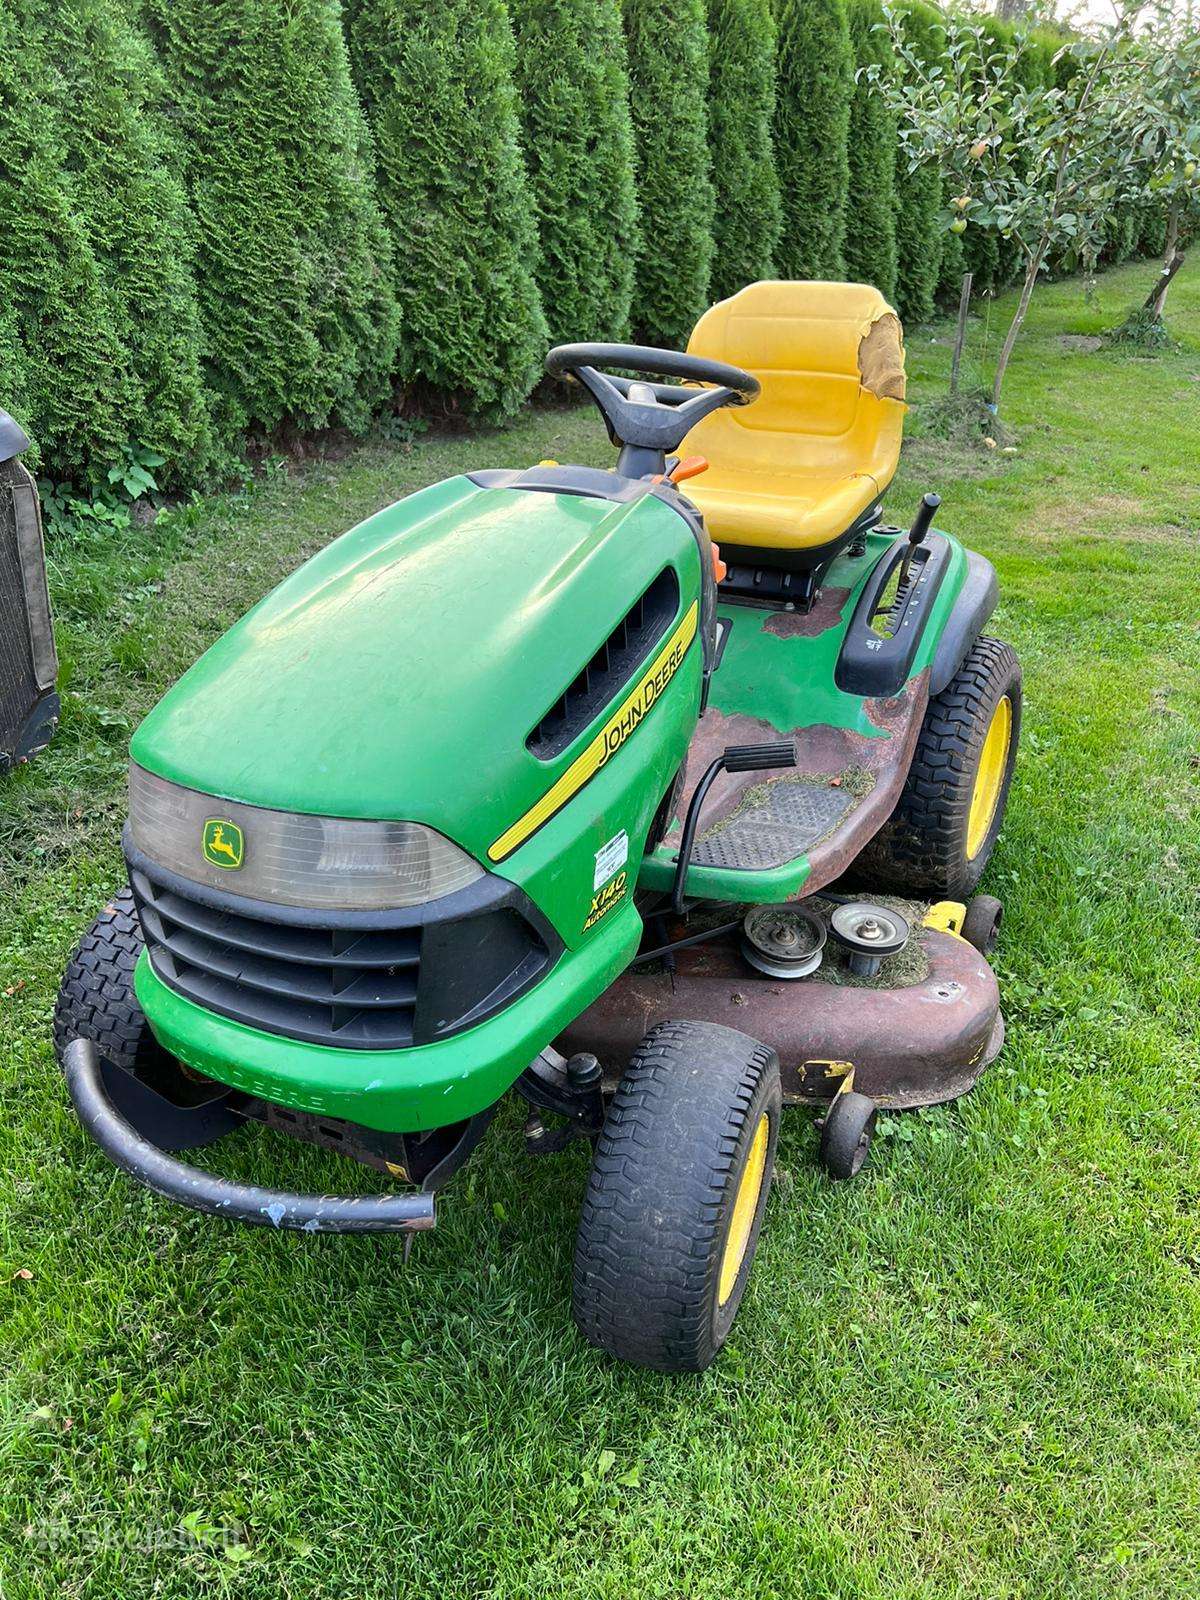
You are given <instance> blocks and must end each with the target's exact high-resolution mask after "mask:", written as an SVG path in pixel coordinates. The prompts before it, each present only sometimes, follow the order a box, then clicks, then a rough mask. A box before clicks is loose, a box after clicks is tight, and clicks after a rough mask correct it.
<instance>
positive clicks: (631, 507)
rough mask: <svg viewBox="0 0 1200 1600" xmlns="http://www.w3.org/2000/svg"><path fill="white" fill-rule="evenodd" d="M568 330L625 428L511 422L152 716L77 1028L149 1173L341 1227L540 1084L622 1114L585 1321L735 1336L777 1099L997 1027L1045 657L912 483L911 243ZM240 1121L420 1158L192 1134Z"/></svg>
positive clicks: (92, 1109)
mask: <svg viewBox="0 0 1200 1600" xmlns="http://www.w3.org/2000/svg"><path fill="white" fill-rule="evenodd" d="M546 364H547V369H548V371H549V372H550V373H551V374H554V375H557V376H559V377H561V378H564V379H566V380H569V381H570V382H572V383H574V384H576V385H579V386H581V387H582V389H583V390H585V391H586V393H587V395H589V396H590V398H591V399H592V400H593V401H594V402H595V404H596V406H597V407H598V409H599V411H600V413H601V416H602V417H603V420H604V424H605V427H606V428H607V431H608V436H609V438H610V440H611V442H612V444H613V446H614V448H615V449H616V451H617V457H616V463H615V467H614V468H613V469H612V470H600V469H596V468H592V467H579V466H569V465H560V464H558V463H557V462H554V461H542V462H539V463H538V464H537V465H535V466H531V467H525V468H514V469H511V470H500V469H492V468H488V469H482V470H479V471H474V472H469V473H465V474H463V475H462V476H458V477H454V478H450V479H448V480H447V481H445V482H443V483H438V484H435V485H433V486H432V487H430V488H426V489H423V490H421V491H419V492H418V493H415V494H413V495H410V496H409V497H408V498H407V499H405V500H402V501H400V502H398V503H397V504H395V505H392V506H389V507H388V508H387V509H386V510H383V511H381V512H379V513H378V514H377V515H375V516H372V517H370V518H369V519H368V520H367V521H365V522H363V523H362V524H361V525H359V526H358V527H356V528H353V529H352V530H351V531H350V532H348V533H346V534H344V535H343V536H342V537H341V538H339V539H336V540H335V541H334V542H333V543H331V544H330V545H329V546H328V547H326V548H325V549H324V550H322V551H321V552H320V553H319V554H318V555H316V556H314V557H313V558H312V559H311V560H310V561H308V562H307V563H306V564H305V565H304V566H302V567H301V568H300V569H299V570H298V571H297V572H295V573H293V574H292V576H291V577H289V578H288V579H286V580H285V581H284V582H283V583H282V584H280V586H279V587H278V588H277V589H275V590H274V592H273V593H271V594H269V595H268V596H267V597H266V598H265V599H264V600H262V601H261V602H260V603H259V604H258V605H257V606H255V607H254V609H253V610H251V611H250V612H249V613H248V615H247V616H245V617H244V618H243V619H242V620H241V621H240V622H239V623H237V624H236V626H234V627H233V628H232V629H231V630H230V631H229V632H228V633H227V634H226V635H225V636H224V637H223V638H222V639H220V640H219V641H218V642H217V643H216V644H215V645H214V646H213V647H212V648H211V649H210V650H209V651H208V652H207V654H205V655H204V656H203V657H202V658H201V659H200V660H199V661H198V662H197V663H196V665H195V666H193V667H192V668H191V669H190V671H188V672H187V673H185V674H184V676H183V677H182V678H181V679H180V681H179V682H178V683H177V684H176V685H175V687H174V688H173V689H172V690H171V691H170V692H169V693H168V694H167V695H166V697H165V698H164V699H163V700H162V701H161V702H160V703H159V705H158V706H157V707H156V708H155V709H154V710H153V711H152V712H151V713H150V715H149V716H148V717H147V718H146V720H145V721H144V722H143V723H142V725H141V727H140V728H139V729H138V730H137V732H136V734H135V735H134V738H133V741H132V746H131V764H130V779H129V820H128V823H127V826H126V829H125V833H124V850H125V856H126V859H127V862H128V868H129V882H128V887H127V888H125V889H122V890H121V892H120V893H118V894H117V895H116V897H115V898H114V899H113V900H112V901H111V902H110V904H109V905H108V906H107V907H106V908H105V909H104V910H103V911H102V912H101V913H100V915H99V916H98V917H97V918H96V920H95V921H94V922H93V924H92V926H91V928H90V929H89V930H88V932H87V934H86V935H85V936H84V938H83V940H82V942H81V944H80V946H79V948H78V950H77V951H76V953H75V955H74V956H73V957H72V959H71V962H70V965H69V967H68V969H67V972H66V975H65V977H64V980H63V985H62V991H61V994H60V998H59V1004H58V1009H57V1013H56V1042H57V1046H58V1049H59V1053H60V1056H61V1059H62V1061H63V1065H64V1068H65V1072H66V1078H67V1083H68V1087H69V1090H70V1093H71V1096H72V1099H73V1101H74V1104H75V1108H76V1111H77V1112H78V1115H79V1118H80V1120H81V1121H82V1123H83V1125H84V1126H85V1127H86V1128H87V1129H88V1130H89V1132H90V1133H91V1134H92V1136H93V1137H94V1138H95V1140H96V1141H97V1142H98V1143H99V1145H100V1146H101V1148H102V1149H103V1150H104V1151H105V1152H106V1153H107V1154H108V1156H109V1157H110V1158H111V1159H112V1160H113V1161H114V1162H115V1163H116V1164H117V1165H118V1166H120V1167H122V1168H124V1169H125V1170H126V1171H127V1172H128V1173H130V1174H132V1176H133V1177H134V1178H136V1179H137V1180H138V1181H139V1182H141V1183H142V1184H144V1185H146V1186H147V1187H148V1188H150V1189H151V1190H153V1191H154V1192H155V1193H157V1194H159V1195H162V1196H165V1197H167V1198H169V1199H172V1200H174V1201H177V1202H179V1203H181V1204H183V1205H185V1206H190V1207H192V1208H194V1209H196V1210H199V1211H203V1212H208V1213H211V1214H213V1215H214V1216H217V1217H224V1218H227V1219H235V1220H238V1221H242V1222H248V1223H258V1224H263V1225H267V1226H273V1227H276V1228H294V1229H300V1230H304V1231H307V1232H313V1233H317V1232H322V1233H323V1232H388V1231H391V1232H398V1233H401V1234H404V1235H407V1236H411V1235H412V1234H413V1233H414V1232H417V1231H421V1230H424V1229H429V1228H432V1227H433V1226H434V1221H435V1196H436V1194H437V1191H438V1190H440V1189H441V1187H442V1186H443V1185H444V1184H445V1182H446V1181H447V1179H448V1178H449V1177H450V1176H451V1175H452V1174H453V1173H454V1172H455V1171H457V1169H458V1168H459V1167H461V1165H462V1164H463V1162H464V1161H465V1160H466V1159H467V1157H468V1155H469V1154H470V1153H471V1151H472V1150H473V1149H474V1148H475V1146H476V1145H477V1144H478V1143H479V1141H480V1139H481V1138H482V1137H483V1136H484V1134H485V1132H486V1129H487V1126H488V1123H489V1121H490V1119H491V1118H492V1116H493V1114H494V1112H495V1110H496V1107H497V1104H498V1103H499V1102H500V1101H501V1099H502V1098H503V1097H504V1096H505V1095H506V1094H507V1093H508V1092H509V1091H510V1090H512V1091H514V1092H515V1093H516V1094H517V1095H519V1096H520V1097H522V1099H523V1100H524V1102H525V1103H526V1107H527V1121H526V1125H525V1143H526V1147H527V1149H528V1150H529V1151H530V1152H534V1153H536V1152H542V1153H545V1152H550V1151H553V1150H558V1149H562V1148H563V1146H564V1145H565V1144H567V1143H568V1142H569V1141H571V1140H573V1139H584V1140H588V1141H590V1143H591V1145H592V1147H593V1160H592V1167H591V1173H590V1177H589V1179H588V1183H587V1191H586V1195H585V1197H584V1200H583V1207H582V1215H581V1220H580V1225H579V1234H578V1241H577V1247H576V1255H575V1269H574V1312H575V1318H576V1321H577V1323H578V1325H579V1327H580V1329H581V1330H582V1332H583V1334H584V1335H585V1336H586V1338H587V1339H588V1340H590V1341H591V1342H592V1343H593V1344H595V1345H597V1346H599V1347H600V1348H602V1349H604V1350H606V1351H608V1352H610V1353H612V1354H614V1355H616V1356H619V1357H621V1358H624V1359H625V1360H627V1361H631V1362H634V1363H638V1364H640V1365H643V1366H648V1367H654V1368H659V1369H662V1370H667V1371H676V1370H697V1369H700V1368H703V1367H704V1366H706V1365H707V1364H708V1363H709V1362H710V1361H711V1360H712V1359H713V1357H714V1355H715V1354H716V1352H717V1351H718V1350H719V1349H720V1347H721V1345H722V1343H723V1341H724V1340H725V1338H726V1336H727V1334H728V1332H729V1328H730V1325H731V1323H732V1321H733V1318H734V1315H735V1313H736V1311H737V1308H738V1304H739V1302H740V1300H741V1298H742V1294H743V1291H744V1289H745V1286H746V1280H747V1276H748V1273H749V1270H750V1265H751V1261H752V1259H753V1256H754V1251H755V1246H756V1243H757V1239H758V1234H759V1230H760V1227H761V1225H762V1220H763V1214H764V1211H765V1208H766V1204H767V1195H768V1190H769V1187H770V1182H771V1173H772V1167H773V1163H774V1158H775V1148H776V1141H777V1136H778V1131H779V1123H780V1116H781V1111H782V1107H783V1105H784V1103H785V1102H788V1103H806V1102H807V1103H812V1104H814V1105H816V1106H818V1107H819V1108H820V1111H821V1115H820V1118H819V1125H820V1130H821V1131H820V1158H821V1160H822V1162H823V1164H824V1166H825V1168H826V1170H827V1171H828V1172H829V1174H830V1175H831V1176H832V1177H834V1178H839V1179H841V1178H849V1177H852V1176H854V1174H855V1173H857V1172H858V1171H859V1169H860V1167H861V1166H862V1163H863V1159H864V1157H865V1155H866V1152H867V1147H868V1145H869V1142H870V1138H871V1134H872V1130H873V1128H874V1125H875V1118H876V1115H877V1111H878V1108H879V1107H881V1106H882V1107H891V1108H897V1109H903V1108H906V1107H912V1106H920V1105H930V1104H935V1103H938V1102H940V1101H945V1100H948V1099H952V1098H954V1097H955V1096H957V1095H959V1094H961V1093H963V1092H964V1091H965V1090H967V1089H968V1088H970V1087H971V1085H972V1084H973V1083H974V1082H975V1080H976V1079H977V1077H978V1075H979V1074H980V1072H981V1071H982V1070H983V1068H984V1067H985V1066H986V1065H987V1064H988V1063H989V1062H990V1061H991V1060H993V1059H994V1057H995V1055H996V1053H997V1052H998V1050H999V1049H1000V1046H1001V1042H1002V1038H1003V1024H1002V1020H1001V1015H1000V1008H999V996H998V991H997V985H996V980H995V978H994V976H993V973H992V971H991V968H990V966H989V964H988V961H987V954H988V952H989V951H990V949H991V947H992V944H993V942H994V939H995V935H996V929H997V926H998V923H999V917H1000V906H999V903H998V902H997V901H995V900H993V899H991V898H990V897H987V896H979V895H975V894H974V891H975V889H976V886H977V884H978V882H979V879H980V876H981V874H982V872H983V869H984V866H985V864H986V863H987V860H988V857H989V855H990V853H991V851H992V847H993V845H994V843H995V839H996V835H997V833H998V831H999V828H1000V823H1001V818H1002V816H1003V813H1004V807H1005V802H1006V799H1007V795H1008V788H1009V782H1010V779H1011V775H1012V770H1013V761H1014V756H1015V752H1016V745H1017V735H1018V730H1019V723H1020V713H1021V676H1020V669H1019V667H1018V664H1017V661H1016V658H1015V656H1014V655H1013V652H1012V651H1011V650H1010V649H1009V648H1008V646H1006V645H1004V644H1001V643H999V642H998V641H996V640H994V639H991V638H986V637H984V636H983V627H984V625H985V623H986V621H987V619H988V617H989V615H990V613H991V611H992V610H993V608H994V606H995V603H996V593H997V585H996V577H995V573H994V572H993V570H992V568H991V566H990V565H989V564H988V562H986V561H985V560H983V559H982V558H981V557H980V556H978V555H975V554H972V553H970V552H968V551H967V550H965V549H964V548H963V546H962V545H961V544H960V543H958V542H957V540H955V539H954V538H953V537H951V536H950V535H949V534H947V533H944V532H941V531H939V530H937V529H935V528H934V527H933V525H932V519H933V515H934V512H935V510H936V508H937V505H938V500H937V497H936V495H932V494H927V495H926V496H925V497H924V498H923V500H922V501H921V503H920V505H919V507H918V509H917V512H916V515H915V518H914V520H913V521H912V524H911V527H910V528H909V529H908V530H907V531H903V530H901V529H900V528H897V527H892V526H888V525H887V524H886V523H885V522H884V520H883V510H882V503H881V502H882V496H883V493H884V491H885V489H886V488H887V487H888V484H889V482H890V480H891V478H892V476H893V474H894V472H895V469H896V465H897V461H898V457H899V451H900V441H901V428H902V421H903V415H904V411H905V405H904V368H903V342H902V336H901V331H900V325H899V322H898V320H897V318H896V316H895V314H894V312H893V311H892V310H891V309H890V307H889V306H888V305H887V304H886V302H885V301H884V300H883V299H882V297H881V296H880V295H879V294H878V293H877V291H875V290H874V289H872V288H869V287H867V286H864V285H859V284H833V283H782V282H780V283H757V284H753V285H751V286H750V287H748V288H746V289H744V290H742V291H741V292H740V293H739V294H736V295H734V296H733V297H732V298H731V299H729V300H725V301H722V302H721V303H720V304H718V305H716V306H715V307H713V308H712V309H711V310H710V311H708V312H707V313H706V314H705V315H704V316H703V317H702V318H701V319H700V321H699V323H698V324H697V326H696V328H695V330H694V332H693V334H692V337H691V340H690V342H689V345H688V351H687V353H686V354H680V353H678V352H675V351H666V350H652V349H648V348H644V347H641V346H634V345H617V344H578V345H567V346H561V347H559V348H557V349H555V350H552V351H551V352H550V355H549V356H548V358H547V363H546ZM685 485H686V492H685V487H684V486H685ZM248 1124H249V1125H254V1124H260V1125H261V1124H266V1125H268V1126H271V1127H274V1128H277V1129H283V1130H285V1131H287V1132H288V1133H290V1134H292V1135H294V1136H296V1137H298V1138H300V1139H302V1140H305V1141H308V1142H311V1143H316V1144H318V1145H322V1146H324V1147H326V1148H331V1149H336V1150H338V1151H340V1152H342V1153H343V1154H344V1155H347V1156H351V1157H353V1158H355V1159H357V1160H358V1161H361V1162H364V1163H366V1164H367V1165H369V1166H371V1167H374V1168H376V1169H378V1170H379V1171H382V1172H384V1173H386V1174H388V1175H389V1176H390V1177H391V1178H392V1179H393V1180H394V1182H393V1184H392V1185H391V1186H390V1187H388V1188H387V1189H385V1190H384V1191H383V1192H371V1193H359V1194H353V1193H351V1194H345V1195H320V1194H310V1193H302V1192H292V1191H289V1190H285V1189H279V1190H277V1189H271V1188H265V1187H260V1186H257V1185H252V1184H246V1183H240V1182H235V1181H232V1180H230V1179H226V1178H222V1177H220V1176H217V1175H215V1174H214V1173H213V1172H211V1171H210V1170H207V1168H201V1167H199V1166H196V1165H195V1164H193V1163H191V1162H189V1161H187V1160H186V1159H183V1157H182V1155H181V1153H182V1152H186V1151H187V1150H189V1149H194V1148H197V1147H199V1146H201V1145H204V1144H207V1143H210V1142H211V1141H213V1140H215V1139H216V1138H218V1137H220V1136H221V1135H222V1134H224V1133H227V1132H229V1131H230V1130H232V1129H234V1128H239V1127H244V1126H246V1125H248ZM408 1242H410V1239H406V1246H407V1243H408Z"/></svg>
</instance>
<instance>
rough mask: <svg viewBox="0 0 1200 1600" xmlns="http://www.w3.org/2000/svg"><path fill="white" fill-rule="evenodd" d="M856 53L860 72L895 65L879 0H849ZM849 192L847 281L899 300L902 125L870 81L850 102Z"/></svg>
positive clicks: (860, 82) (861, 81) (857, 87)
mask: <svg viewBox="0 0 1200 1600" xmlns="http://www.w3.org/2000/svg"><path fill="white" fill-rule="evenodd" d="M847 12H848V16H849V21H850V48H851V50H852V52H853V57H854V67H855V69H856V72H857V71H858V70H859V69H861V68H864V67H869V66H871V65H872V64H875V65H877V66H879V67H880V68H882V69H883V70H884V71H885V72H886V71H887V70H888V69H889V67H890V65H891V60H892V50H891V45H890V43H889V41H888V37H887V33H886V30H885V29H884V17H883V7H882V5H880V3H879V0H849V3H848V6H847ZM848 153H849V172H850V178H849V187H848V199H847V205H846V237H845V243H844V245H843V247H842V253H843V256H844V258H845V263H846V276H847V278H849V279H851V280H852V281H853V282H857V283H873V284H874V285H875V286H876V288H877V289H879V290H880V291H881V293H883V294H884V295H885V296H886V297H887V299H888V300H894V299H895V297H896V122H895V118H894V117H893V116H892V114H891V112H890V111H889V110H888V109H887V107H886V105H885V104H884V102H883V96H882V95H881V94H880V92H879V90H878V89H877V88H876V87H875V85H874V84H872V83H870V82H869V81H868V80H867V79H866V77H865V76H864V77H861V78H856V81H855V84H854V91H853V94H852V96H851V99H850V134H849V151H848Z"/></svg>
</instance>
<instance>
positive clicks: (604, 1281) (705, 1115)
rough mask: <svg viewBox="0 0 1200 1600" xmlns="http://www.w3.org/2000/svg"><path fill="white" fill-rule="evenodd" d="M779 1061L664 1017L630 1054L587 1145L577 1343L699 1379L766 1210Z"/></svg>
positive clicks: (733, 1036) (722, 1330) (743, 1042)
mask: <svg viewBox="0 0 1200 1600" xmlns="http://www.w3.org/2000/svg"><path fill="white" fill-rule="evenodd" d="M782 1107H783V1095H782V1091H781V1088H780V1082H779V1061H778V1058H777V1057H776V1055H775V1052H774V1051H773V1050H770V1049H768V1048H767V1046H766V1045H762V1044H759V1043H758V1042H757V1040H754V1039H751V1038H748V1037H747V1036H746V1035H745V1034H743V1033H737V1032H735V1031H734V1029H732V1028H723V1027H720V1026H718V1025H717V1024H716V1023H703V1022H663V1023H660V1024H659V1025H658V1027H656V1028H654V1029H652V1031H651V1032H650V1033H648V1034H647V1035H646V1037H645V1039H643V1041H642V1043H641V1044H640V1045H639V1046H638V1048H637V1050H636V1051H635V1053H634V1056H633V1059H632V1060H631V1061H630V1063H629V1066H628V1068H627V1069H626V1071H625V1074H624V1076H623V1077H622V1079H621V1082H620V1084H619V1085H618V1088H617V1092H616V1094H615V1095H614V1097H613V1101H612V1104H611V1106H610V1107H609V1111H608V1115H607V1117H606V1118H605V1122H604V1127H603V1129H602V1131H601V1134H600V1138H599V1141H598V1143H597V1146H596V1154H595V1159H594V1161H593V1164H592V1171H591V1175H590V1177H589V1179H588V1187H587V1193H586V1195H585V1197H584V1202H583V1210H582V1213H581V1215H580V1220H579V1234H578V1238H577V1242H576V1247H575V1283H574V1313H575V1320H576V1322H577V1324H578V1325H579V1328H580V1330H581V1332H582V1333H583V1335H584V1337H585V1338H586V1339H588V1340H589V1342H590V1343H592V1344H594V1345H597V1346H598V1347H599V1348H600V1349H602V1350H606V1351H608V1353H609V1354H610V1355H614V1356H618V1357H619V1358H620V1359H621V1360H623V1361H628V1362H631V1363H632V1364H633V1365H634V1366H639V1367H651V1368H654V1369H655V1370H657V1371H659V1372H702V1371H703V1370H704V1368H705V1367H707V1366H708V1365H709V1363H710V1362H711V1361H712V1360H713V1358H714V1357H715V1356H716V1354H717V1352H718V1351H719V1350H720V1348H721V1346H722V1345H723V1344H724V1343H725V1340H726V1339H727V1337H728V1336H729V1330H730V1328H731V1327H732V1325H733V1319H734V1317H735V1316H736V1314H737V1309H738V1306H739V1304H740V1303H741V1299H742V1295H743V1294H744V1293H745V1289H746V1283H747V1280H748V1278H749V1274H750V1266H751V1263H752V1261H753V1258H754V1252H755V1249H756V1247H757V1244H758V1236H759V1232H760V1230H761V1228H762V1220H763V1214H764V1212H765V1210H766V1203H767V1194H768V1191H769V1189H770V1186H771V1173H772V1169H773V1167H774V1163H775V1147H776V1142H777V1140H778V1136H779V1118H780V1114H781V1111H782Z"/></svg>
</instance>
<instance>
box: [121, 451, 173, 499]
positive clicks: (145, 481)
mask: <svg viewBox="0 0 1200 1600" xmlns="http://www.w3.org/2000/svg"><path fill="white" fill-rule="evenodd" d="M122 457H123V459H122V460H121V461H119V462H118V463H117V464H116V466H114V467H110V468H109V469H108V482H109V486H110V488H112V489H114V490H115V489H120V490H121V492H122V494H123V495H124V496H125V498H126V499H127V500H140V499H141V498H142V496H143V495H144V494H154V493H156V492H157V490H158V484H157V482H156V481H155V478H154V472H153V470H152V469H154V468H157V467H161V466H163V465H165V462H166V457H165V456H160V455H159V453H158V451H157V450H151V449H150V448H149V447H148V446H147V445H144V444H127V445H125V446H124V448H123V450H122Z"/></svg>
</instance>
